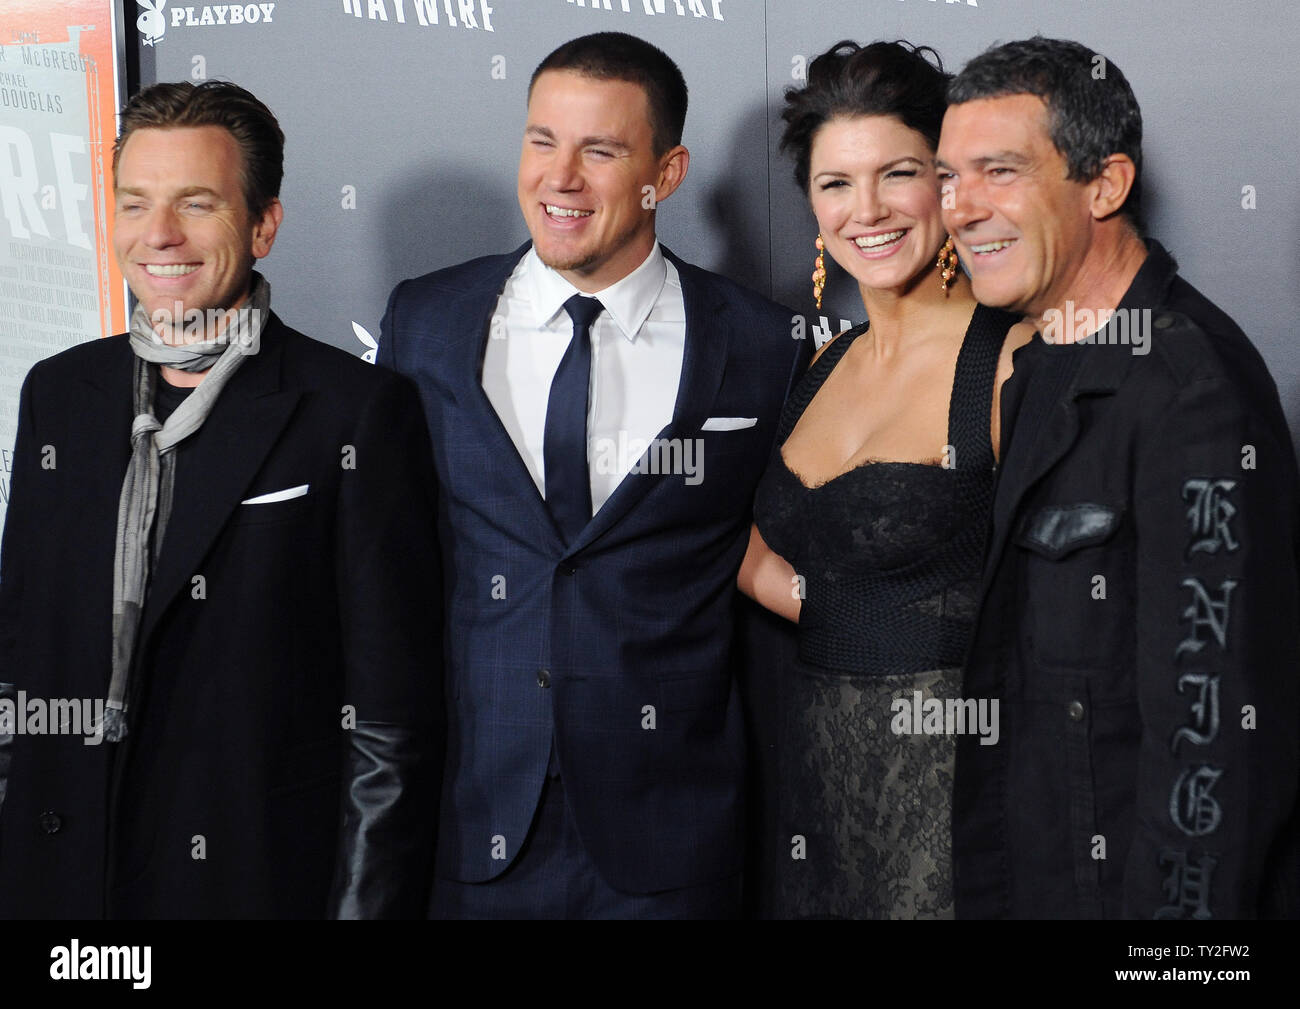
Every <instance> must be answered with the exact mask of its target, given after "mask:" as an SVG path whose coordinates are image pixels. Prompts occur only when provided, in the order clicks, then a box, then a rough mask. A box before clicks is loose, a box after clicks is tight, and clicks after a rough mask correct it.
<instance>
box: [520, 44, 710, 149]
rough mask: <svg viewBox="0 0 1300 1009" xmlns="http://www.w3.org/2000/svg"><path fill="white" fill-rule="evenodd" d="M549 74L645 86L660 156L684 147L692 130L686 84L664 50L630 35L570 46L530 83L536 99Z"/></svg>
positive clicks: (546, 61) (541, 66)
mask: <svg viewBox="0 0 1300 1009" xmlns="http://www.w3.org/2000/svg"><path fill="white" fill-rule="evenodd" d="M548 70H568V71H570V72H572V73H578V74H582V75H583V76H584V77H591V78H593V79H595V80H600V81H626V82H628V83H630V84H637V85H640V87H641V90H643V91H644V92H645V95H646V101H647V103H648V105H649V107H650V130H651V134H652V136H653V141H652V142H653V144H654V154H655V157H659V156H660V155H661V154H663V153H664V152H665V151H667V150H669V149H671V148H673V147H676V146H677V145H678V144H680V143H681V142H682V130H683V129H685V127H686V79H685V78H684V77H683V76H682V72H681V70H680V69H678V67H677V64H676V63H674V62H673V61H672V60H671V59H670V58H669V57H668V54H667V53H665V52H664V51H663V50H662V49H658V48H656V47H655V46H652V45H651V44H650V43H649V42H647V41H645V40H644V39H639V38H637V37H636V36H635V35H627V34H625V33H624V32H597V33H596V34H594V35H584V36H583V37H582V38H578V39H573V40H572V41H571V42H566V43H564V45H562V46H560V47H559V48H558V49H556V50H555V51H554V52H552V53H551V54H550V55H549V56H547V57H546V59H544V60H542V62H541V63H540V64H539V65H538V67H537V69H536V70H534V71H533V77H532V80H530V81H529V82H528V97H529V98H531V97H532V95H533V87H534V85H536V84H537V78H538V77H540V76H541V75H542V74H544V73H546V71H548Z"/></svg>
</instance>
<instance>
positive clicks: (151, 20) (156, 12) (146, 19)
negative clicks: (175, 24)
mask: <svg viewBox="0 0 1300 1009" xmlns="http://www.w3.org/2000/svg"><path fill="white" fill-rule="evenodd" d="M135 2H136V3H137V4H139V5H140V6H141V7H143V8H144V10H142V11H141V12H140V16H139V17H138V18H136V22H135V26H136V27H137V28H138V29H140V34H141V35H143V36H144V44H145V45H147V46H151V45H153V44H154V43H155V42H157V41H158V40H159V39H160V38H162V37H163V32H165V31H166V30H167V19H166V18H165V17H163V8H164V7H166V6H167V0H135Z"/></svg>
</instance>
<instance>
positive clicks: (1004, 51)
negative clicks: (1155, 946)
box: [938, 38, 1300, 919]
mask: <svg viewBox="0 0 1300 1009" xmlns="http://www.w3.org/2000/svg"><path fill="white" fill-rule="evenodd" d="M949 99H950V102H951V104H950V107H949V110H948V113H947V116H946V118H945V119H944V125H943V135H942V138H941V141H940V145H939V155H938V156H939V162H940V166H939V167H940V179H941V182H942V183H943V185H944V206H945V208H946V213H945V219H946V222H947V224H948V227H949V230H950V231H951V232H952V235H953V237H954V239H955V240H956V243H957V246H958V249H959V250H960V252H961V255H962V258H963V260H964V262H965V263H966V264H967V266H968V268H969V269H970V272H971V276H972V280H973V284H974V290H975V295H976V297H978V298H979V300H980V301H981V302H984V303H985V304H989V305H994V306H998V307H1003V308H1009V309H1013V310H1016V311H1020V312H1023V313H1024V314H1025V315H1026V316H1027V317H1028V318H1032V319H1034V320H1035V321H1036V322H1037V324H1038V325H1039V327H1040V334H1039V335H1038V336H1036V337H1035V339H1034V340H1033V341H1031V343H1030V344H1028V345H1026V347H1024V348H1022V349H1021V350H1019V351H1017V354H1016V358H1015V375H1014V376H1013V378H1012V379H1011V380H1010V381H1009V382H1008V384H1007V388H1006V390H1004V395H1003V398H1002V403H1003V406H1002V409H1003V428H1002V430H1003V435H1002V437H1003V445H1004V453H1003V459H1004V463H1003V472H1002V474H1001V477H1000V480H999V487H998V492H997V498H996V502H995V505H994V518H993V531H992V540H991V546H990V554H989V559H988V564H987V567H986V576H985V584H984V590H983V602H982V608H981V613H980V617H979V624H978V631H977V635H976V639H975V644H974V646H973V649H972V653H971V656H970V660H969V664H968V669H967V681H966V694H967V696H968V697H1000V698H1001V702H1002V703H1001V726H1000V728H1001V738H1000V741H999V743H998V744H997V745H995V746H980V745H979V740H978V739H977V738H975V737H966V738H963V739H962V740H960V741H959V748H958V764H957V772H956V782H955V794H954V843H953V851H954V862H955V873H954V875H955V886H956V899H957V910H958V914H959V915H961V916H965V917H1035V918H1045V917H1058V916H1062V917H1087V918H1093V917H1141V918H1153V917H1154V918H1202V919H1203V918H1231V917H1256V916H1269V915H1285V914H1294V913H1296V906H1295V902H1296V879H1295V876H1296V872H1297V868H1296V866H1297V858H1296V831H1295V803H1296V780H1297V739H1298V735H1300V734H1298V732H1297V728H1298V726H1300V717H1298V713H1300V698H1298V692H1297V686H1298V683H1300V621H1298V619H1297V617H1298V615H1300V593H1298V591H1297V569H1298V565H1297V546H1298V545H1300V532H1298V529H1297V520H1298V518H1300V511H1298V510H1297V485H1298V482H1300V481H1298V478H1297V472H1296V462H1295V453H1294V449H1293V447H1292V443H1291V437H1290V434H1289V432H1288V429H1287V424H1286V419H1285V417H1284V416H1283V413H1282V409H1281V406H1280V404H1279V401H1278V394H1277V389H1276V387H1275V385H1274V383H1273V380H1272V379H1271V378H1270V377H1269V374H1268V372H1267V370H1266V369H1265V367H1264V363H1263V361H1262V360H1261V358H1260V356H1259V354H1258V352H1257V351H1256V350H1255V348H1254V347H1253V346H1252V345H1251V343H1250V341H1249V340H1248V339H1247V338H1246V337H1245V336H1244V335H1243V334H1242V332H1241V330H1240V329H1239V328H1238V327H1237V326H1236V325H1235V324H1234V323H1233V322H1232V320H1231V319H1229V318H1228V317H1227V316H1226V315H1225V314H1224V313H1223V312H1222V311H1220V310H1219V309H1218V308H1216V307H1215V306H1214V305H1213V304H1211V303H1210V302H1209V301H1207V300H1206V299H1205V298H1204V297H1203V296H1202V295H1201V294H1200V293H1199V292H1197V291H1196V290H1195V289H1194V288H1193V287H1191V285H1189V284H1188V283H1186V282H1185V281H1184V280H1182V279H1181V278H1180V277H1179V276H1178V274H1177V267H1176V265H1175V263H1174V261H1173V259H1172V258H1171V257H1170V256H1169V254H1168V253H1167V252H1166V251H1165V250H1164V249H1163V248H1162V247H1161V246H1160V245H1159V243H1157V242H1154V241H1150V240H1147V241H1144V240H1143V239H1142V238H1141V237H1140V235H1141V232H1140V228H1141V212H1140V207H1139V204H1138V198H1139V186H1140V175H1141V165H1142V150H1141V144H1142V119H1141V112H1140V110H1139V109H1138V105H1137V101H1136V99H1135V98H1134V96H1133V93H1132V91H1131V90H1130V88H1129V86H1128V83H1127V81H1125V79H1124V76H1123V74H1122V73H1121V72H1120V70H1119V68H1117V67H1116V66H1115V65H1114V64H1113V63H1110V62H1108V61H1107V60H1106V59H1105V58H1104V57H1102V56H1101V55H1099V54H1096V53H1093V52H1092V51H1090V50H1088V49H1087V48H1085V47H1084V46H1081V45H1079V44H1077V43H1073V42H1064V41H1059V40H1052V39H1044V38H1034V39H1030V40H1028V41H1023V42H1013V43H1009V44H1007V45H1004V46H1000V47H997V48H994V49H991V50H989V51H988V52H985V53H983V54H982V55H980V56H978V57H976V58H975V59H974V60H973V61H971V63H970V64H969V65H968V66H967V67H966V68H965V69H964V70H963V71H962V73H961V74H959V75H958V76H957V78H956V79H955V80H954V82H953V84H952V86H951V88H950V91H949Z"/></svg>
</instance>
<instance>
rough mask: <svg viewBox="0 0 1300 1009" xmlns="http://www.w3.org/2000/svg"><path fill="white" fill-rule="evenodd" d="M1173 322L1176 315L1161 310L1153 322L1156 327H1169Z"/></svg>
mask: <svg viewBox="0 0 1300 1009" xmlns="http://www.w3.org/2000/svg"><path fill="white" fill-rule="evenodd" d="M1173 324H1174V317H1173V316H1172V315H1170V314H1169V313H1168V312H1161V313H1160V314H1159V315H1157V316H1156V317H1155V319H1154V320H1153V322H1152V325H1153V326H1155V327H1156V329H1168V328H1169V327H1170V326H1172V325H1173Z"/></svg>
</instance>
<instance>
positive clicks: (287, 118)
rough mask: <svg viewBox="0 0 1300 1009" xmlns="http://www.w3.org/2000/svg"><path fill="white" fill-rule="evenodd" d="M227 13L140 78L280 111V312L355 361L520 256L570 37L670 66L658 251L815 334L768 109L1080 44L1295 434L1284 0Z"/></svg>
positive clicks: (430, 5)
mask: <svg viewBox="0 0 1300 1009" xmlns="http://www.w3.org/2000/svg"><path fill="white" fill-rule="evenodd" d="M222 6H225V7H227V11H226V13H225V14H224V15H222V16H221V17H220V18H219V17H218V14H217V11H218V10H219V8H218V7H216V6H215V5H213V6H211V9H209V7H205V5H203V4H188V3H183V4H177V3H174V2H173V3H169V4H168V5H167V8H166V10H165V12H164V13H165V14H166V30H165V31H164V32H163V34H162V35H161V37H157V38H146V35H145V33H144V32H142V31H141V30H139V29H138V28H135V27H134V18H135V15H136V14H137V13H138V12H139V11H140V10H143V8H139V9H138V10H137V9H133V7H134V5H132V4H130V3H128V9H129V10H130V19H129V20H128V31H130V32H131V33H132V34H133V35H134V37H135V40H136V44H137V45H139V46H140V53H141V73H142V79H143V80H144V82H145V83H151V82H153V81H155V80H176V79H181V78H196V77H219V78H224V79H229V80H234V81H237V82H239V83H241V84H243V85H245V86H246V87H248V88H249V89H250V90H252V91H253V92H254V93H256V94H257V95H258V96H259V97H260V98H262V99H263V100H264V101H266V102H267V104H268V105H270V106H271V108H272V109H274V111H275V112H276V114H277V115H278V116H279V118H280V120H281V122H282V124H283V126H284V129H285V133H286V134H287V136H288V150H287V166H286V180H285V187H284V192H283V200H284V204H285V208H286V220H285V226H284V228H283V229H282V231H281V233H280V237H279V239H278V241H277V244H276V247H275V250H274V252H273V253H272V255H271V256H270V257H269V258H268V259H267V260H265V261H264V263H263V270H264V272H265V273H266V275H267V276H268V278H269V279H270V281H271V283H272V287H273V289H274V291H275V301H274V304H275V306H276V308H277V309H278V311H279V312H280V313H281V315H282V316H283V317H284V318H285V319H286V320H287V321H288V322H290V323H291V324H292V325H294V326H296V327H297V328H299V329H302V330H303V331H305V332H307V333H309V334H311V335H313V336H315V337H317V338H319V339H322V340H325V341H328V342H330V343H334V344H337V345H339V346H342V347H346V348H348V349H351V350H353V351H355V352H356V353H358V354H361V353H362V352H363V351H364V350H365V349H366V348H365V346H364V344H363V343H362V341H361V340H360V339H359V338H358V336H357V335H356V333H355V330H354V327H353V323H356V324H357V325H358V326H359V327H361V328H362V329H364V330H365V331H366V332H368V333H370V334H373V335H375V336H377V335H378V332H379V320H380V317H381V315H382V312H383V308H384V304H385V301H386V298H387V295H388V292H389V291H390V290H391V289H392V287H393V286H394V285H395V284H396V283H397V282H398V281H399V280H401V279H403V278H405V277H408V276H413V275H417V274H420V273H423V272H426V271H428V270H432V269H435V268H438V267H442V266H446V265H449V264H451V263H455V262H458V261H461V260H464V259H468V258H471V257H473V256H478V255H483V254H485V253H489V252H497V251H504V250H506V249H510V248H513V247H514V246H516V245H517V244H518V243H520V242H521V241H523V240H524V239H525V238H526V237H527V232H526V230H525V229H524V227H523V224H522V222H521V220H520V216H519V212H518V208H517V205H516V202H515V182H514V174H515V164H516V160H517V157H518V150H519V142H520V132H521V129H522V125H523V119H524V109H525V92H526V89H527V84H528V78H529V75H530V74H531V72H532V69H533V67H534V66H535V65H536V64H537V62H538V61H539V60H541V58H542V57H543V56H545V54H546V53H547V52H549V51H550V50H551V49H552V48H553V47H555V46H556V45H558V44H559V43H561V42H563V41H565V40H566V39H569V38H572V37H574V36H577V35H582V34H585V33H587V32H591V31H601V30H621V31H627V32H631V33H633V34H636V35H640V36H642V37H643V38H646V39H648V40H650V41H651V42H654V43H655V44H656V45H658V46H660V47H661V48H663V49H664V50H665V51H667V52H668V53H669V55H671V56H672V57H673V58H674V59H676V60H677V61H678V63H679V64H680V65H681V67H682V70H683V72H684V73H685V75H686V79H687V82H688V84H689V86H690V89H691V109H690V113H689V115H688V117H687V124H686V137H685V143H686V144H687V146H688V147H689V148H690V149H691V152H692V162H691V170H690V176H689V178H688V180H687V183H686V184H685V186H684V187H683V188H682V189H681V190H680V191H679V192H678V193H677V194H676V195H675V196H674V197H673V198H672V199H671V200H670V201H668V202H667V203H665V204H664V205H663V207H662V209H661V211H660V215H659V230H660V235H661V236H662V237H663V239H664V240H665V242H666V244H668V245H669V246H670V247H671V248H672V249H673V250H674V251H675V252H677V253H678V254H680V255H683V256H685V257H686V258H688V259H690V260H693V261H695V262H697V263H699V264H700V265H703V266H706V267H709V268H711V269H714V270H717V271H719V272H721V273H725V274H728V275H730V276H732V277H734V278H735V279H737V280H739V281H741V282H742V283H745V284H748V285H749V286H751V287H754V288H756V289H757V290H759V291H761V292H763V293H765V294H769V295H771V296H773V297H775V298H777V299H778V300H781V301H784V302H785V303H787V304H789V305H790V306H792V307H793V308H795V309H797V310H800V311H804V312H809V313H811V311H812V307H813V306H812V299H811V289H810V285H809V283H808V275H809V274H810V273H811V270H812V259H813V254H814V253H813V248H812V241H813V238H814V237H815V235H816V227H815V224H814V223H813V219H812V215H811V213H810V212H809V210H808V208H807V205H806V201H805V200H804V198H803V196H802V195H801V194H800V193H799V192H798V190H797V189H796V187H795V185H794V183H793V182H792V180H791V177H790V166H789V164H788V162H787V161H786V160H785V159H783V158H781V157H780V156H779V155H778V153H777V150H776V147H777V141H778V138H779V129H778V127H779V120H778V119H777V116H778V114H779V110H780V105H781V97H782V92H783V91H784V89H785V88H786V87H788V86H790V85H792V84H798V83H800V80H799V75H800V73H801V70H802V67H803V65H804V63H805V61H807V60H809V59H811V58H812V56H814V55H815V54H817V53H818V52H821V51H822V50H823V49H825V48H827V47H828V46H829V45H830V44H831V43H832V42H834V41H836V40H838V39H841V38H852V39H855V40H858V41H863V42H865V41H869V40H872V39H877V38H887V39H894V38H905V39H908V40H910V41H912V42H915V43H924V44H928V45H931V46H933V47H935V48H936V49H937V50H938V51H939V52H940V54H941V55H942V56H943V58H944V60H945V63H946V64H947V65H948V66H949V67H951V68H953V69H956V68H959V67H960V66H961V65H962V63H964V62H965V61H966V60H967V59H968V58H969V57H971V56H972V55H974V54H975V53H977V52H979V51H980V50H981V49H983V48H985V47H986V46H988V45H990V44H992V43H994V42H996V41H1005V40H1009V39H1014V38H1022V37H1025V36H1027V35H1031V34H1034V33H1035V32H1041V33H1043V34H1046V35H1054V36H1061V37H1066V38H1073V39H1077V40H1079V41H1081V42H1083V43H1085V44H1086V45H1088V46H1089V47H1091V48H1093V49H1095V50H1096V51H1098V52H1100V53H1102V54H1103V55H1105V56H1106V57H1107V58H1108V59H1109V60H1110V61H1112V62H1114V63H1116V64H1117V65H1118V66H1119V67H1120V68H1121V69H1122V70H1123V71H1124V73H1125V74H1126V75H1127V76H1128V78H1129V80H1130V82H1131V83H1132V85H1133V88H1134V90H1135V91H1136V93H1137V96H1138V99H1139V101H1140V102H1141V104H1142V109H1143V113H1144V117H1145V123H1146V151H1145V153H1146V172H1145V176H1146V187H1145V191H1144V197H1145V199H1146V201H1147V204H1148V207H1149V214H1148V217H1149V221H1150V231H1151V234H1152V235H1153V236H1155V237H1158V238H1160V239H1161V241H1163V242H1164V243H1165V245H1166V246H1167V247H1168V248H1169V249H1170V250H1171V251H1172V252H1173V253H1174V255H1175V256H1176V257H1177V258H1178V260H1179V262H1180V264H1181V266H1182V269H1183V273H1184V275H1185V276H1186V277H1187V278H1188V279H1189V280H1191V282H1192V283H1194V284H1196V285H1197V286H1199V287H1200V288H1201V289H1202V290H1203V291H1204V292H1205V293H1206V294H1207V295H1208V296H1209V297H1210V298H1212V299H1213V300H1215V301H1216V302H1218V303H1219V304H1220V305H1221V306H1222V307H1223V308H1224V309H1225V310H1226V311H1227V312H1228V313H1229V314H1231V315H1232V316H1234V317H1235V318H1236V319H1237V321H1238V322H1239V323H1240V324H1241V326H1242V328H1243V329H1244V330H1245V331H1246V332H1247V334H1248V335H1249V336H1250V337H1251V338H1252V339H1253V340H1254V341H1255V343H1256V344H1257V346H1258V347H1259V348H1260V350H1261V352H1262V353H1263V355H1264V357H1265V359H1266V360H1267V362H1268V364H1269V366H1270V367H1271V369H1272V371H1273V374H1274V377H1275V378H1276V380H1277V383H1278V386H1279V389H1280V390H1281V394H1282V400H1283V404H1284V405H1285V406H1286V408H1287V411H1288V415H1289V416H1290V418H1291V420H1292V424H1293V427H1294V428H1295V429H1296V431H1297V434H1300V346H1297V339H1296V335H1297V334H1296V332H1295V330H1296V326H1295V323H1294V320H1295V319H1296V318H1297V314H1298V311H1297V310H1298V309H1300V291H1298V290H1297V285H1296V282H1295V279H1294V275H1295V272H1296V263H1297V262H1300V258H1298V257H1300V173H1297V171H1296V166H1297V165H1300V129H1298V128H1297V127H1298V126H1300V117H1298V116H1297V114H1296V112H1295V105H1294V94H1295V90H1296V84H1297V77H1298V76H1300V75H1297V72H1296V70H1295V66H1296V56H1295V53H1296V49H1297V44H1300V13H1298V12H1297V5H1296V4H1295V3H1293V2H1290V0H1255V2H1252V3H1250V4H1237V3H1228V2H1225V0H1191V2H1187V0H1183V2H1174V0H1145V2H1142V3H1132V2H1131V0H278V2H276V3H273V4H272V3H261V4H243V5H240V4H235V5H233V6H234V7H242V9H241V11H240V15H239V20H240V23H238V24H232V23H230V22H231V21H233V20H235V15H234V14H233V13H231V11H232V10H233V7H232V6H230V5H222ZM205 11H206V14H207V16H206V17H205ZM218 20H225V21H226V22H227V23H226V24H218V23H215V22H217V21H218ZM205 21H209V22H213V23H209V24H205V23H204V22H205ZM146 43H148V44H146ZM825 304H826V307H825V309H824V310H823V312H822V313H821V314H822V315H825V316H826V317H827V319H826V325H829V326H830V327H831V331H832V332H833V331H837V330H838V329H839V328H840V325H841V323H840V320H849V321H854V322H856V321H860V319H861V317H862V306H861V303H860V301H859V300H858V298H857V292H856V290H855V288H854V287H853V285H852V284H850V283H847V282H845V279H844V275H843V274H842V273H840V272H839V271H838V270H837V269H835V268H834V267H832V268H831V279H830V284H829V287H828V300H827V302H826V303H825ZM1298 440H1300V439H1298Z"/></svg>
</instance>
